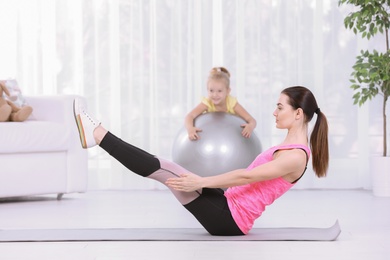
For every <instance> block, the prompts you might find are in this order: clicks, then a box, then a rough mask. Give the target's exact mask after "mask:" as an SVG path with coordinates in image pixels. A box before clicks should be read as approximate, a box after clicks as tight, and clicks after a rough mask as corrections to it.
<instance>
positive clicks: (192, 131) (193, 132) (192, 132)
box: [188, 127, 202, 141]
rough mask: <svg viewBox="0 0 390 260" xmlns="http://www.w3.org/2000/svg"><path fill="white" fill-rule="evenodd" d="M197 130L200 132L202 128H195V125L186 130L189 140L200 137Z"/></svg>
mask: <svg viewBox="0 0 390 260" xmlns="http://www.w3.org/2000/svg"><path fill="white" fill-rule="evenodd" d="M198 132H202V129H200V128H197V127H193V128H192V129H190V130H188V138H189V139H190V140H191V141H195V140H198V139H200V136H199V135H198Z"/></svg>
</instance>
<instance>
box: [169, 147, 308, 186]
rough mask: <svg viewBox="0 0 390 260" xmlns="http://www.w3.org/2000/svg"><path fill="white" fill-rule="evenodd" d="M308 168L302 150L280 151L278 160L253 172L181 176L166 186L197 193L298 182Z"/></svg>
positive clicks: (242, 171)
mask: <svg viewBox="0 0 390 260" xmlns="http://www.w3.org/2000/svg"><path fill="white" fill-rule="evenodd" d="M305 166H306V154H305V152H304V151H302V150H300V149H293V150H285V151H279V152H278V154H277V156H276V158H275V159H274V160H272V161H270V162H268V163H265V164H262V165H260V166H257V167H255V168H253V169H252V170H249V171H248V170H245V169H238V170H234V171H231V172H227V173H224V174H220V175H215V176H210V177H200V176H198V175H195V174H192V173H185V174H181V175H180V178H170V179H168V180H167V182H166V184H167V185H168V186H169V187H171V188H173V189H175V190H179V191H185V192H190V191H195V190H199V189H202V188H229V187H233V186H240V185H245V184H249V183H253V182H258V181H264V180H270V179H275V178H278V177H282V176H283V177H284V178H285V179H286V180H287V181H291V182H292V181H294V180H296V179H297V178H298V177H299V176H300V175H301V174H302V172H303V171H304V169H305Z"/></svg>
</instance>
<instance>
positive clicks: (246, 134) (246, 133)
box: [241, 124, 253, 138]
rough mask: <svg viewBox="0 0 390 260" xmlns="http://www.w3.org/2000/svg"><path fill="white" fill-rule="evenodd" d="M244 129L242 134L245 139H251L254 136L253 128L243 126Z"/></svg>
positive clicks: (247, 125) (246, 125) (248, 125)
mask: <svg viewBox="0 0 390 260" xmlns="http://www.w3.org/2000/svg"><path fill="white" fill-rule="evenodd" d="M241 127H242V128H244V129H243V130H242V132H241V135H242V136H243V137H245V138H249V137H251V135H252V132H253V127H252V126H251V125H250V124H242V125H241Z"/></svg>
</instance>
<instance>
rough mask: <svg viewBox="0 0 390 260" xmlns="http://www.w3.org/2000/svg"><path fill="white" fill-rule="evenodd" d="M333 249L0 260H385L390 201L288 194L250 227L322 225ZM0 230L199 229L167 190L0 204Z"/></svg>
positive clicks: (145, 246) (110, 245) (153, 251)
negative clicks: (333, 235) (331, 235)
mask: <svg viewBox="0 0 390 260" xmlns="http://www.w3.org/2000/svg"><path fill="white" fill-rule="evenodd" d="M336 219H338V220H339V221H340V225H341V229H342V233H341V235H340V237H339V238H338V240H337V241H334V242H283V241H281V242H270V241H268V242H244V241H243V242H184V241H183V242H141V241H140V242H44V243H43V242H28V243H0V259H137V260H138V259H170V260H175V259H180V260H187V259H224V260H228V259H245V260H247V259H299V260H305V259H316V260H317V259H332V260H333V259H334V260H338V259H340V260H346V259H351V260H352V259H353V260H360V259H369V260H388V259H390V198H379V197H374V196H373V195H372V194H371V192H370V191H363V190H349V191H340V190H305V191H303V190H292V191H289V192H288V193H287V194H285V195H284V196H283V197H282V198H280V199H279V200H278V201H276V202H275V204H273V205H272V206H270V207H269V208H268V209H267V211H266V212H265V213H264V214H263V216H262V217H261V218H260V219H258V221H257V222H256V223H255V227H286V226H313V227H325V226H330V225H331V224H333V223H334V221H335V220H336ZM0 223H1V224H0V225H1V226H0V229H10V228H82V227H84V228H86V227H88V228H93V227H145V228H147V227H172V228H174V227H200V225H199V224H198V223H197V222H196V220H195V219H194V218H193V217H192V216H191V215H190V214H189V213H188V212H186V211H185V209H184V208H183V207H182V206H181V205H180V204H179V203H178V202H177V201H176V200H175V199H174V198H173V196H172V195H171V194H170V193H169V192H168V191H90V192H88V193H84V194H68V195H65V196H64V197H63V199H62V200H61V201H57V200H56V197H55V195H53V196H37V197H30V198H18V199H5V200H4V199H3V200H0Z"/></svg>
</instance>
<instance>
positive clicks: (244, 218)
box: [225, 144, 310, 234]
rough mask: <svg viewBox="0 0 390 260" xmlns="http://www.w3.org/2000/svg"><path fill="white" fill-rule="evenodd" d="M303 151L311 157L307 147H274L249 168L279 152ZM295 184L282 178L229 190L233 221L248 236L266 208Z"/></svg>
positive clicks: (227, 193)
mask: <svg viewBox="0 0 390 260" xmlns="http://www.w3.org/2000/svg"><path fill="white" fill-rule="evenodd" d="M296 148H298V149H303V150H304V151H305V152H306V154H307V157H308V158H307V159H309V157H310V150H309V148H308V147H307V146H305V145H300V144H292V145H282V146H274V147H271V148H270V149H268V150H266V151H264V152H262V153H261V154H259V155H258V156H257V157H256V159H255V160H254V161H253V162H252V163H251V164H250V165H249V166H248V168H247V170H251V169H253V168H255V167H257V166H259V165H262V164H264V163H267V162H270V161H272V160H273V155H274V153H275V152H276V151H278V150H288V149H296ZM293 186H294V184H292V183H290V182H288V181H286V180H285V179H283V178H282V177H278V178H276V179H272V180H267V181H259V182H255V183H250V184H247V185H242V186H236V187H231V188H228V189H227V190H226V191H225V196H226V198H227V201H228V205H229V209H230V211H231V213H232V216H233V219H234V220H235V222H236V223H237V225H238V227H239V228H240V229H241V231H242V232H243V233H244V234H247V233H248V232H249V230H250V229H251V228H252V226H253V223H254V222H255V220H256V219H257V218H259V217H260V216H261V214H262V213H263V211H264V210H265V207H266V206H268V205H270V204H272V203H273V202H274V201H275V200H276V199H277V198H279V197H280V196H282V195H283V194H284V193H285V192H286V191H288V190H289V189H290V188H291V187H293Z"/></svg>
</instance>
